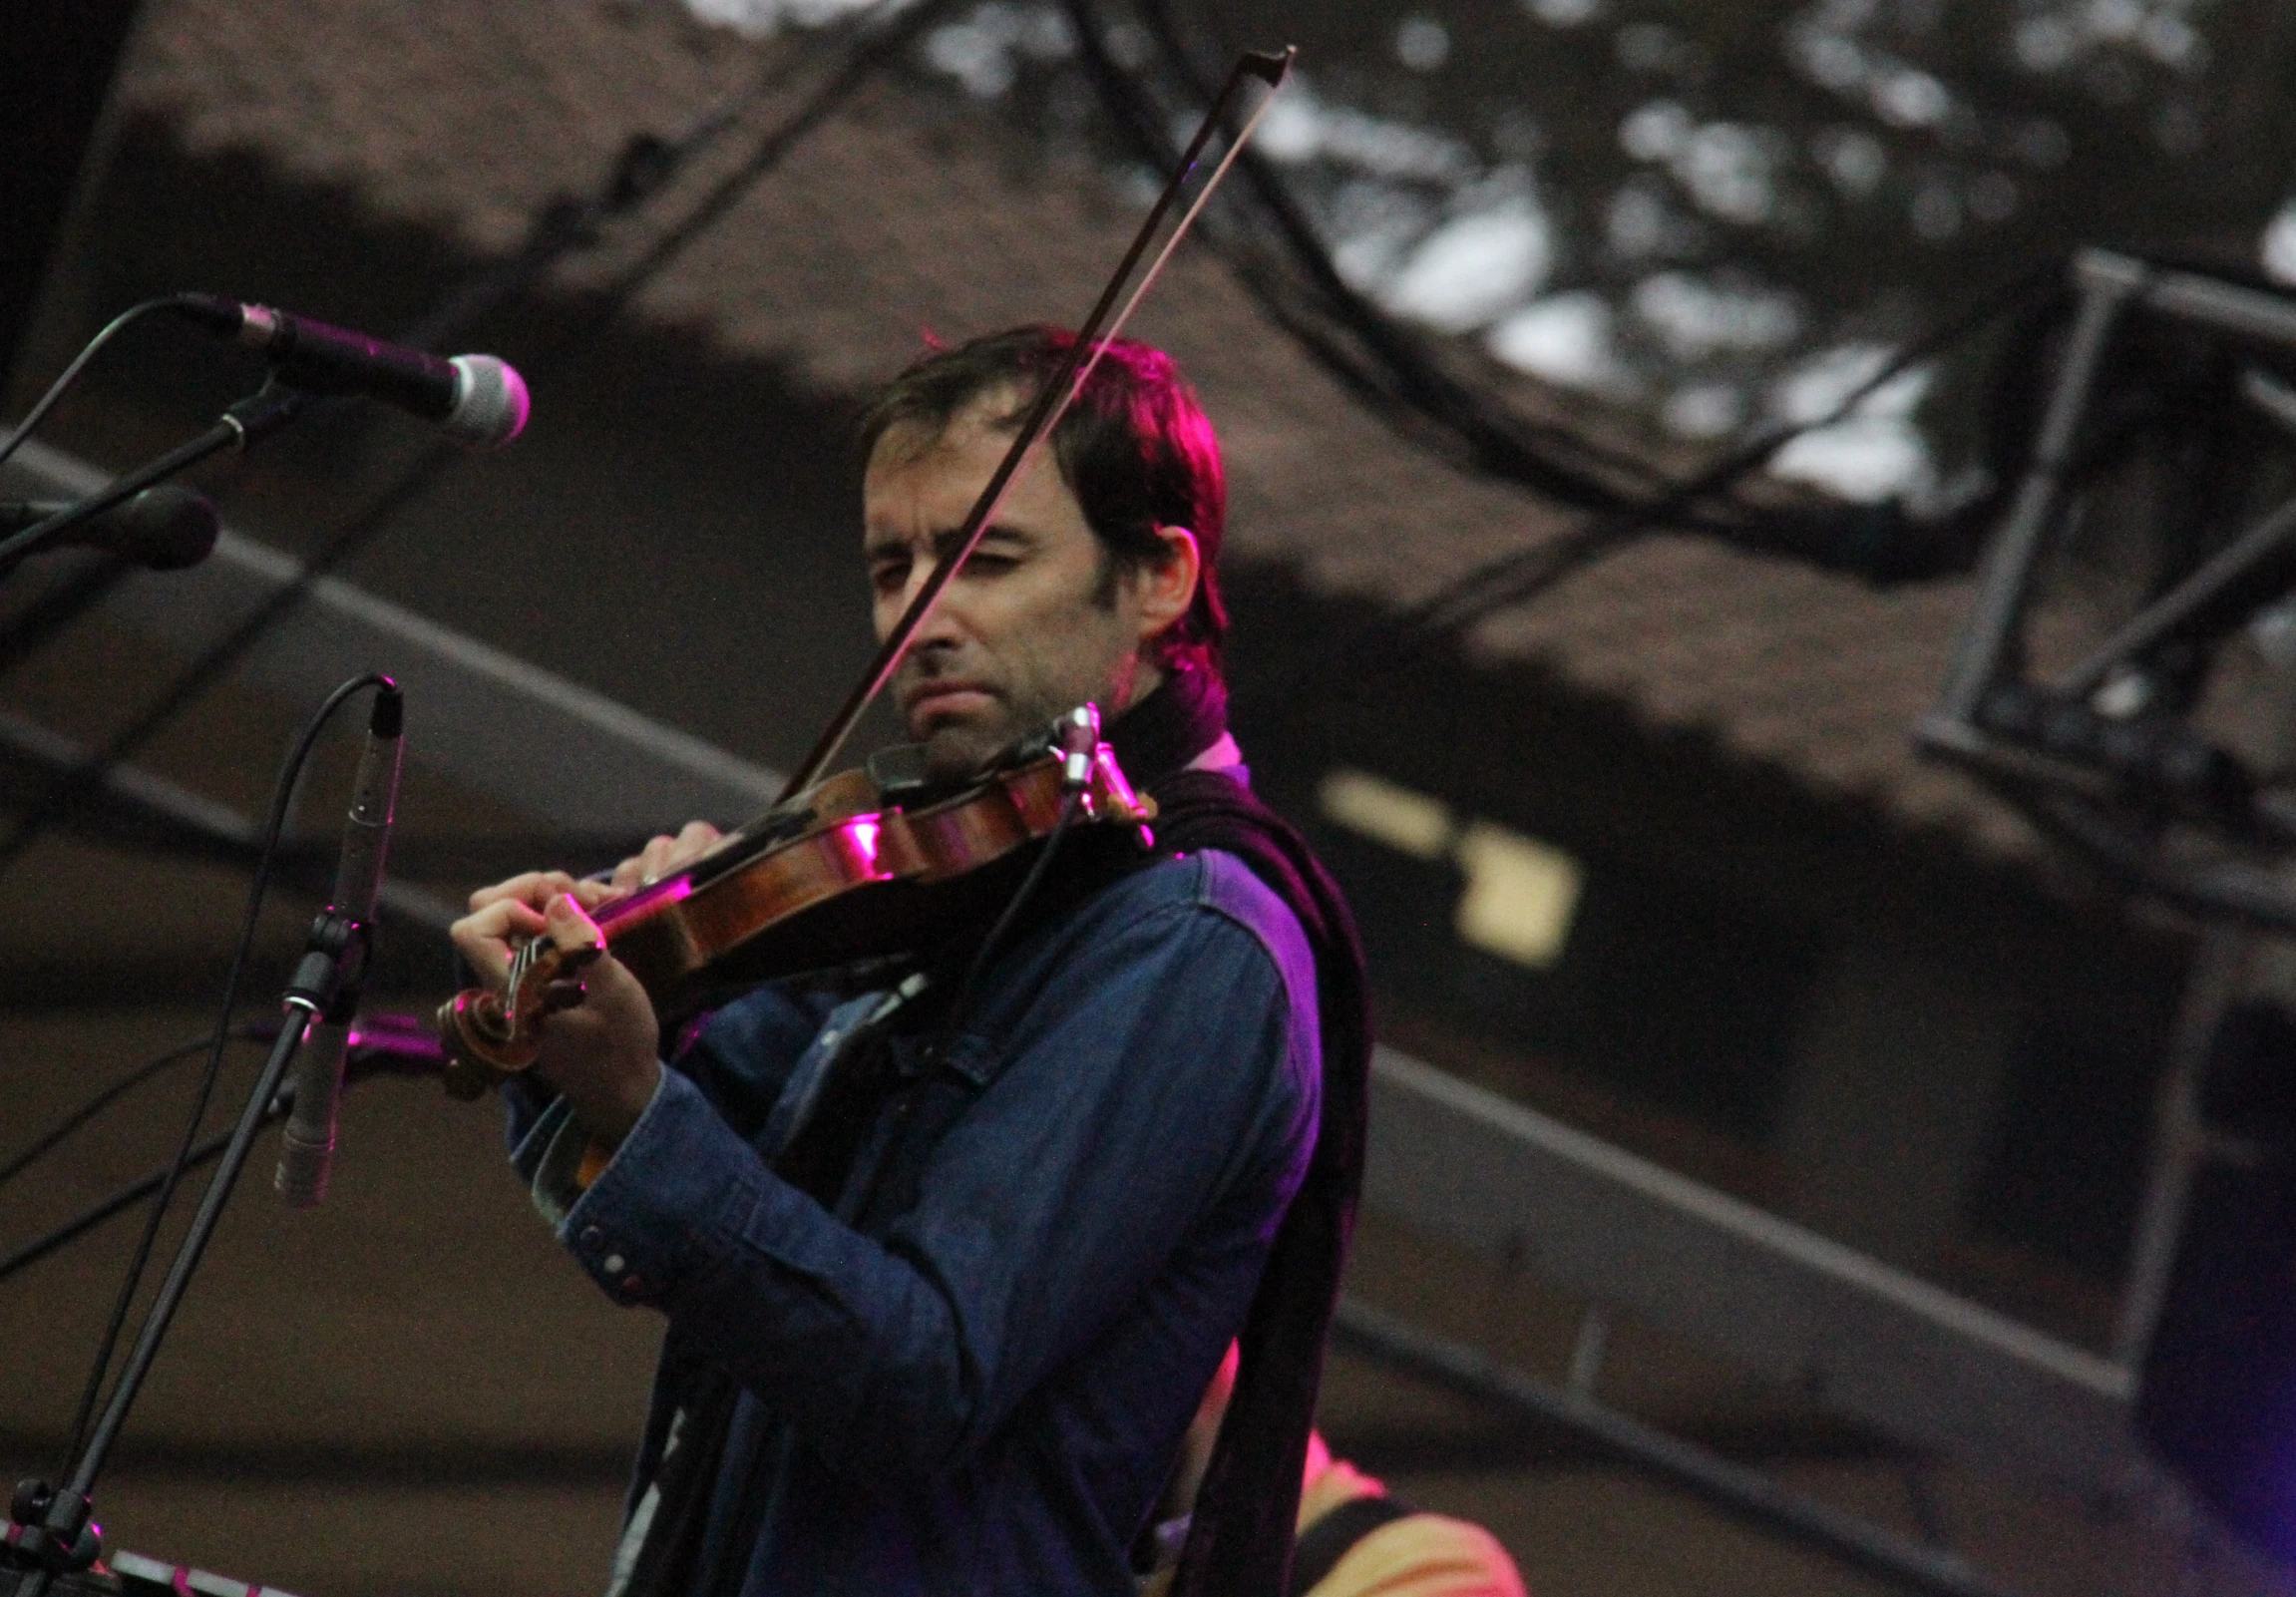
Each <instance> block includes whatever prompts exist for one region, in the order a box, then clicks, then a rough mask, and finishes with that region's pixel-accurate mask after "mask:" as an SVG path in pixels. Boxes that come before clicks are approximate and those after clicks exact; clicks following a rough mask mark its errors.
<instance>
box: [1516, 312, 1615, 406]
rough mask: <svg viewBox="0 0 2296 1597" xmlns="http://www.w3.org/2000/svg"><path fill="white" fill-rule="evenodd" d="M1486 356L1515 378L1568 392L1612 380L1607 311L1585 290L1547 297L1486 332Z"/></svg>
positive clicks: (1613, 376) (1609, 326) (1609, 324)
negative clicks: (1507, 368)
mask: <svg viewBox="0 0 2296 1597" xmlns="http://www.w3.org/2000/svg"><path fill="white" fill-rule="evenodd" d="M1487 342H1488V344H1489V346H1490V351H1491V353H1492V354H1493V355H1496V356H1497V357H1498V358H1499V359H1500V360H1502V361H1505V362H1506V363H1507V364H1508V365H1510V366H1512V367H1514V368H1515V370H1517V371H1520V372H1528V373H1529V374H1530V375H1531V376H1533V377H1543V378H1545V379H1546V380H1547V381H1548V382H1551V383H1562V384H1564V385H1565V386H1567V387H1571V388H1599V387H1602V386H1604V385H1605V384H1606V383H1609V382H1612V381H1614V380H1616V378H1617V377H1618V373H1619V367H1618V359H1617V356H1616V354H1615V352H1614V351H1613V349H1612V345H1611V307H1610V304H1609V303H1608V302H1607V301H1606V300H1605V299H1604V298H1603V296H1602V295H1600V294H1598V293H1595V292H1593V291H1592V290H1590V289H1583V288H1582V289H1579V290H1576V291H1575V292H1572V293H1567V294H1549V295H1548V296H1547V297H1546V298H1544V299H1541V300H1539V301H1537V302H1536V303H1535V304H1530V305H1526V306H1524V307H1523V308H1522V309H1521V310H1518V311H1516V312H1515V313H1514V314H1513V315H1512V316H1509V317H1508V318H1507V319H1506V320H1505V321H1502V322H1500V323H1499V324H1498V325H1497V326H1496V327H1493V328H1492V329H1491V333H1490V337H1489V339H1488V340H1487Z"/></svg>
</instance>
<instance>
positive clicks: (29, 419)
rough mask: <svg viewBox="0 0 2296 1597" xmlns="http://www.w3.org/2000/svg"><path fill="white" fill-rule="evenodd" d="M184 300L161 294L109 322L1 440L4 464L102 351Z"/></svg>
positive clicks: (73, 358)
mask: <svg viewBox="0 0 2296 1597" xmlns="http://www.w3.org/2000/svg"><path fill="white" fill-rule="evenodd" d="M184 298H186V296H185V295H183V294H161V295H160V296H158V297H157V298H154V299H147V300H145V301H144V302H143V303H142V304H137V305H130V306H129V307H128V308H127V309H126V310H123V311H121V312H120V314H119V315H117V316H114V317H113V318H112V319H111V320H110V321H108V322H106V323H105V324H104V327H103V330H102V331H101V332H99V333H97V334H96V336H95V337H93V338H91V339H89V340H88V342H87V344H86V345H85V346H84V347H83V348H82V349H81V351H80V353H79V354H77V355H75V356H73V357H72V363H71V364H70V365H68V366H66V367H65V368H64V370H63V373H62V374H61V375H60V376H58V377H57V379H56V380H55V381H54V382H52V383H50V384H49V385H48V391H47V392H46V393H44V394H42V395H41V396H40V398H39V401H38V403H36V404H34V405H33V407H32V408H31V409H30V410H28V411H26V412H25V413H24V419H23V420H22V421H20V422H18V423H17V424H16V430H15V431H14V432H12V433H10V434H9V435H8V436H7V438H5V439H0V462H5V461H6V460H7V459H8V457H9V456H11V455H13V454H15V453H16V451H17V450H18V449H19V448H21V447H22V446H23V443H24V440H25V439H27V438H30V437H31V436H32V434H33V433H34V432H35V431H37V430H38V428H39V426H40V424H41V423H42V422H43V421H45V420H47V419H48V412H50V411H51V410H54V409H55V408H56V402H57V401H58V400H60V399H62V398H63V397H64V395H65V393H66V392H67V391H68V390H69V389H70V388H71V387H72V385H73V384H74V383H76V382H78V381H79V380H80V374H81V373H82V372H84V371H86V370H87V369H88V363H89V362H90V361H92V360H94V359H95V358H96V355H97V352H98V351H99V350H101V349H102V348H103V347H104V346H105V345H106V344H108V343H110V342H111V341H112V340H113V339H114V338H116V337H118V336H119V335H120V334H121V333H123V332H126V331H127V330H128V328H129V326H130V325H131V324H132V323H134V322H138V321H141V320H143V319H144V318H145V317H146V316H148V315H150V314H151V313H152V312H153V311H155V310H166V309H168V308H169V307H170V306H172V305H175V304H177V303H178V302H180V301H181V300H183V299H184Z"/></svg>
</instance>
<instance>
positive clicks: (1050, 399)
mask: <svg viewBox="0 0 2296 1597" xmlns="http://www.w3.org/2000/svg"><path fill="white" fill-rule="evenodd" d="M1299 53H1300V52H1299V49H1298V47H1297V46H1293V45H1287V46H1285V47H1284V48H1283V49H1282V50H1280V51H1265V50H1247V51H1246V52H1244V54H1243V55H1242V56H1240V57H1239V58H1238V59H1237V62H1236V65H1235V66H1234V67H1233V68H1231V69H1230V70H1229V73H1228V79H1227V81H1226V82H1225V83H1223V84H1222V85H1221V86H1220V93H1219V95H1218V96H1217V97H1216V98H1215V99H1214V100H1213V102H1212V109H1211V110H1209V111H1207V112H1206V113H1205V114H1204V121H1203V124H1202V126H1200V127H1199V128H1197V130H1196V136H1195V137H1194V138H1193V139H1191V140H1189V141H1188V148H1187V149H1186V150H1185V151H1184V152H1182V154H1181V157H1180V165H1179V169H1178V170H1177V171H1176V172H1174V173H1173V174H1172V178H1171V181H1170V182H1169V183H1167V184H1166V185H1165V186H1164V192H1163V193H1162V194H1161V195H1159V196H1157V197H1156V203H1155V205H1154V206H1153V207H1152V208H1151V209H1150V210H1149V212H1148V216H1147V219H1146V220H1145V221H1143V222H1141V224H1140V231H1139V232H1138V233H1137V234H1135V235H1134V237H1133V239H1132V245H1131V247H1130V248H1129V249H1127V250H1125V251H1124V258H1123V259H1122V260H1121V261H1119V262H1118V263H1117V266H1116V274H1115V275H1114V276H1112V277H1110V278H1109V279H1108V286H1107V287H1105V288H1103V289H1102V290H1101V291H1100V298H1099V300H1098V302H1097V303H1095V304H1094V305H1093V307H1092V314H1091V315H1089V316H1087V317H1086V318H1085V319H1084V324H1083V325H1082V326H1081V327H1079V328H1078V329H1077V330H1076V339H1075V342H1074V343H1072V344H1071V345H1070V346H1069V349H1068V352H1067V353H1066V354H1065V355H1063V356H1062V357H1061V360H1060V364H1059V366H1058V367H1056V368H1055V369H1054V371H1053V373H1052V375H1051V376H1050V377H1049V378H1047V379H1045V381H1044V383H1043V384H1042V386H1041V387H1040V388H1039V389H1038V390H1037V394H1036V398H1035V399H1034V400H1033V401H1032V402H1031V403H1030V405H1029V409H1028V415H1027V418H1026V419H1025V420H1024V421H1022V423H1021V424H1020V430H1019V431H1018V432H1017V433H1015V434H1014V435H1013V438H1012V444H1011V447H1009V448H1008V449H1006V450H1005V452H1004V458H1003V460H1001V461H1000V462H998V464H997V467H996V470H995V472H994V473H993V474H992V475H991V476H990V477H989V479H988V482H987V485H986V486H985V487H983V488H982V489H981V490H980V496H979V498H977V499H975V500H974V501H973V502H972V509H971V510H970V511H968V512H966V514H965V517H964V523H963V526H962V528H961V529H960V530H959V533H958V536H957V540H956V545H957V547H956V551H955V553H954V554H952V555H951V556H950V557H949V558H948V559H946V560H943V561H940V562H939V563H937V564H936V565H935V566H934V569H933V572H932V575H931V576H929V577H927V578H926V580H925V586H924V587H923V588H921V589H919V590H918V592H917V597H916V598H915V599H912V600H910V603H909V608H908V609H906V610H904V611H903V612H902V615H901V619H900V620H898V621H896V622H895V623H894V626H893V630H892V631H891V632H889V633H887V634H886V638H885V641H884V642H883V643H882V644H880V645H879V646H878V650H877V657H876V658H875V659H873V660H871V661H870V664H869V669H868V670H867V671H866V672H865V673H864V674H863V676H862V679H861V681H860V682H859V683H858V684H857V685H856V686H855V687H854V689H853V691H852V692H851V693H849V694H848V695H847V696H846V699H845V702H844V704H843V705H841V706H840V707H839V708H838V711H837V714H836V715H835V716H834V717H832V718H831V720H830V723H829V725H828V727H827V728H826V729H824V731H823V732H822V734H821V737H820V739H819V740H818V741H817V742H816V743H815V744H814V745H813V748H812V751H811V752H809V753H808V754H807V755H806V756H805V759H804V760H803V761H802V762H801V763H800V764H799V765H798V767H797V769H796V770H795V771H794V772H792V773H791V774H790V778H789V781H788V783H787V784H786V785H784V786H783V788H782V790H781V796H780V797H779V798H777V799H775V800H774V808H775V809H779V808H780V807H781V806H782V805H784V804H786V803H788V802H789V800H790V799H791V798H793V797H795V796H796V795H797V794H799V793H802V792H804V791H805V790H806V789H807V788H809V787H811V786H812V785H813V784H814V783H815V782H817V781H819V780H820V779H821V776H822V773H823V772H825V771H827V770H828V769H829V763H830V761H832V760H834V759H836V758H837V754H838V751H839V750H840V749H842V748H843V747H844V746H845V740H846V739H847V738H848V737H850V736H852V735H853V729H854V727H855V726H857V725H859V724H860V721H861V717H862V715H863V713H864V712H865V711H867V710H868V708H869V706H870V705H871V703H873V702H874V701H875V700H876V698H877V695H878V694H879V693H881V692H883V691H884V690H885V684H886V683H888V682H890V681H891V680H893V673H894V672H895V671H897V670H899V669H900V668H901V662H902V659H903V658H904V657H905V656H906V655H907V654H908V652H909V644H910V640H911V638H913V637H914V636H916V634H917V629H918V628H919V627H920V626H922V625H924V624H925V621H926V618H927V617H928V616H930V615H931V614H932V613H933V607H934V605H935V604H936V603H938V602H939V601H940V599H941V594H942V590H944V589H946V588H947V587H948V586H949V583H950V580H951V579H952V578H954V577H955V576H956V575H957V572H958V571H960V570H961V569H962V568H963V566H964V563H965V561H966V560H968V559H970V558H971V555H972V551H973V549H974V548H975V547H976V546H978V544H979V543H980V537H981V534H982V533H983V532H984V531H986V529H987V527H988V525H989V523H991V522H992V521H994V520H995V519H996V513H997V512H998V511H999V510H1001V509H1002V508H1003V506H1004V499H1005V495H1006V494H1007V493H1008V492H1009V491H1010V489H1011V487H1012V481H1013V479H1014V478H1015V477H1016V476H1018V475H1019V471H1020V466H1021V463H1022V462H1023V461H1024V460H1025V459H1026V457H1027V455H1028V452H1029V450H1031V449H1033V448H1034V447H1035V446H1036V444H1037V442H1038V441H1039V440H1040V439H1043V438H1045V437H1047V436H1048V435H1049V434H1050V433H1051V431H1052V429H1053V428H1054V427H1056V426H1058V425H1059V423H1060V419H1061V417H1063V416H1065V415H1067V413H1068V407H1069V406H1070V405H1072V404H1074V403H1075V401H1076V396H1077V395H1078V394H1080V393H1082V392H1083V391H1084V384H1085V383H1086V382H1087V381H1088V380H1089V379H1090V378H1091V376H1092V371H1093V368H1094V367H1095V366H1097V365H1098V364H1099V363H1100V357H1101V355H1102V353H1104V352H1105V351H1106V349H1107V347H1108V345H1109V344H1111V343H1113V342H1114V341H1115V340H1116V338H1117V337H1118V335H1120V334H1121V333H1122V332H1123V330H1124V324H1125V323H1126V322H1128V321H1130V320H1131V319H1132V312H1133V310H1134V308H1135V307H1137V306H1138V305H1139V303H1140V300H1141V297H1142V296H1143V295H1145V294H1146V293H1147V292H1148V290H1149V289H1150V288H1151V287H1153V286H1154V285H1155V282H1156V279H1157V278H1158V277H1159V276H1160V275H1162V273H1163V270H1164V264H1165V262H1166V261H1168V260H1170V259H1171V258H1172V251H1173V250H1174V249H1176V248H1178V247H1179V244H1180V240H1181V239H1182V238H1184V237H1186V236H1187V233H1188V229H1189V228H1190V227H1191V226H1192V225H1194V223H1195V220H1196V216H1197V214H1198V212H1200V211H1202V210H1203V208H1204V203H1205V201H1206V200H1210V199H1211V198H1212V193H1213V191H1214V190H1216V189H1218V188H1219V187H1220V183H1221V180H1222V179H1224V178H1225V177H1227V175H1228V169H1229V168H1230V167H1232V166H1233V165H1235V161H1236V158H1237V156H1239V155H1241V154H1242V153H1243V150H1244V147H1245V146H1246V145H1247V144H1249V143H1251V140H1252V134H1253V130H1255V129H1256V128H1258V127H1259V126H1260V119H1261V118H1262V117H1264V116H1266V115H1267V113H1268V108H1269V107H1270V106H1271V105H1273V104H1275V99H1276V96H1275V91H1276V90H1277V89H1279V88H1281V87H1282V86H1283V82H1284V77H1285V75H1286V74H1287V73H1289V72H1290V71H1291V70H1292V61H1293V58H1294V57H1296V56H1297V55H1298V54H1299ZM1253 80H1257V81H1259V82H1261V83H1264V84H1266V85H1267V86H1268V90H1269V92H1268V94H1266V95H1265V96H1263V97H1262V98H1261V101H1260V104H1259V105H1258V106H1257V107H1255V108H1254V109H1253V112H1252V115H1251V117H1250V118H1249V119H1247V120H1246V122H1245V124H1244V126H1243V128H1242V130H1241V131H1240V132H1238V134H1237V135H1236V137H1235V139H1234V140H1233V141H1232V142H1231V143H1230V144H1229V146H1228V151H1227V154H1226V155H1224V156H1223V157H1221V160H1220V164H1219V166H1218V167H1216V168H1214V169H1213V172H1212V176H1211V177H1210V178H1208V179H1206V180H1205V183H1204V187H1203V189H1202V190H1201V191H1200V192H1199V193H1198V194H1197V196H1196V199H1195V201H1194V202H1193V203H1192V204H1190V205H1189V207H1188V209H1187V211H1186V212H1185V213H1184V214H1183V215H1182V216H1181V218H1180V221H1179V224H1178V225H1177V226H1175V227H1174V228H1173V229H1172V234H1171V236H1170V237H1169V238H1167V239H1165V241H1164V247H1163V248H1162V249H1161V250H1159V251H1158V252H1157V255H1156V258H1155V259H1154V260H1153V261H1151V262H1150V263H1149V266H1148V269H1147V271H1146V272H1144V273H1143V274H1142V275H1141V278H1140V283H1139V286H1138V287H1136V288H1134V289H1133V290H1132V296H1131V297H1130V298H1129V299H1127V300H1126V301H1125V302H1124V308H1123V309H1122V310H1121V311H1119V312H1118V313H1117V315H1116V318H1115V320H1114V322H1113V323H1109V325H1108V329H1107V332H1106V333H1105V334H1103V333H1102V332H1101V326H1102V324H1103V323H1104V322H1108V312H1109V308H1110V307H1111V306H1113V305H1114V304H1115V303H1116V296H1117V295H1118V294H1119V293H1121V292H1123V289H1124V284H1125V282H1126V281H1127V280H1128V279H1129V278H1130V277H1131V275H1132V270H1133V268H1134V267H1135V266H1137V265H1138V264H1139V263H1140V257H1141V256H1142V255H1144V254H1146V253H1147V252H1148V244H1149V241H1150V240H1151V239H1153V238H1154V237H1155V236H1156V229H1157V228H1158V227H1159V226H1161V225H1162V224H1163V221H1164V218H1165V216H1166V215H1167V214H1169V213H1170V211H1171V209H1172V207H1173V205H1175V204H1176V203H1178V201H1179V198H1180V191H1181V190H1182V189H1183V188H1185V187H1186V185H1187V182H1188V176H1189V174H1190V173H1192V172H1194V171H1195V170H1196V163H1197V161H1198V160H1199V159H1200V158H1201V157H1202V156H1203V154H1204V147H1205V146H1206V145H1208V144H1210V143H1211V141H1212V135H1213V134H1214V133H1216V132H1218V131H1219V127H1220V124H1221V122H1222V120H1223V119H1224V118H1225V117H1226V116H1227V114H1228V110H1229V108H1230V107H1231V106H1232V105H1234V104H1235V101H1236V97H1237V96H1238V95H1240V94H1242V93H1243V91H1244V85H1245V84H1246V83H1248V82H1251V81H1253Z"/></svg>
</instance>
